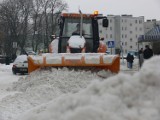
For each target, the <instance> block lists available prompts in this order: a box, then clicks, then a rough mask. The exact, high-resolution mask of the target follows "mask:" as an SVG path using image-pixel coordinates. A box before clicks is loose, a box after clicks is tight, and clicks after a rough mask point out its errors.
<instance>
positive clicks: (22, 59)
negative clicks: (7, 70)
mask: <svg viewBox="0 0 160 120" xmlns="http://www.w3.org/2000/svg"><path fill="white" fill-rule="evenodd" d="M12 72H13V74H17V73H21V74H24V73H28V61H27V55H19V56H17V58H16V59H15V61H14V62H13V66H12Z"/></svg>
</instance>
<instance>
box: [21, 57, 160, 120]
mask: <svg viewBox="0 0 160 120" xmlns="http://www.w3.org/2000/svg"><path fill="white" fill-rule="evenodd" d="M159 66H160V57H157V56H156V57H154V58H152V59H151V60H149V61H145V63H144V65H143V67H142V69H141V70H140V71H139V72H137V73H136V74H134V75H127V74H123V73H121V74H118V75H116V76H114V77H110V78H108V79H105V80H101V81H100V80H97V81H93V82H92V83H91V84H90V85H89V86H88V87H87V88H85V89H83V90H81V91H79V92H76V93H74V94H63V95H61V96H59V97H58V96H57V97H56V98H55V99H53V100H52V101H50V102H48V103H46V104H43V105H41V106H39V107H37V108H35V109H32V110H30V111H28V112H26V113H25V114H23V115H21V116H20V117H19V120H106V119H107V120H160V114H159V113H160V104H159V101H160V96H159V93H160V79H159V75H160V70H159ZM55 72H56V71H55ZM57 74H58V73H57ZM68 77H69V76H68ZM72 77H74V76H72ZM62 78H63V77H62ZM62 78H61V80H62ZM45 79H46V80H47V78H45ZM73 79H75V80H76V79H77V78H75V77H74V78H73ZM71 81H72V80H71ZM73 81H74V80H73ZM58 82H60V81H58ZM61 82H62V83H63V84H67V82H69V81H67V82H64V81H63V80H62V81H61ZM76 82H77V85H78V86H79V81H76ZM54 84H55V83H54ZM82 85H83V84H82ZM56 86H57V85H55V86H54V87H52V89H55V87H56ZM69 87H71V88H73V86H72V82H71V84H70V85H69V86H67V87H66V89H65V90H64V91H69V90H68V89H70V88H69ZM61 90H63V89H61ZM74 91H77V90H75V89H74ZM61 92H62V91H61ZM69 93H70V92H69Z"/></svg>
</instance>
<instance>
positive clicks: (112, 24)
mask: <svg viewBox="0 0 160 120" xmlns="http://www.w3.org/2000/svg"><path fill="white" fill-rule="evenodd" d="M107 18H108V20H109V27H108V28H102V27H101V25H100V27H99V31H100V37H101V36H103V37H104V38H105V41H106V44H107V43H108V41H114V45H115V46H114V48H108V50H111V51H112V53H113V54H114V53H118V52H119V50H123V51H124V53H125V54H126V53H127V52H128V51H131V50H132V51H138V37H139V35H143V34H144V17H143V16H140V17H133V16H132V15H122V16H119V15H108V16H107ZM99 24H102V23H101V22H100V23H99ZM121 48H122V49H121Z"/></svg>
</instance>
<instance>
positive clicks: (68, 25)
mask: <svg viewBox="0 0 160 120" xmlns="http://www.w3.org/2000/svg"><path fill="white" fill-rule="evenodd" d="M78 24H79V25H80V18H79V17H77V18H74V17H68V18H65V20H64V26H63V32H62V35H61V43H60V48H61V50H60V52H64V53H65V52H66V46H67V41H68V39H69V38H70V37H71V36H72V35H74V34H73V33H74V32H75V31H76V30H77V29H78V26H77V25H78ZM79 32H80V31H79ZM82 35H83V37H84V38H85V40H86V52H92V51H93V30H92V19H91V18H83V30H82Z"/></svg>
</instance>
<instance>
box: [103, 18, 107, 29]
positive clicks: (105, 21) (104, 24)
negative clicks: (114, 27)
mask: <svg viewBox="0 0 160 120" xmlns="http://www.w3.org/2000/svg"><path fill="white" fill-rule="evenodd" d="M102 25H103V27H108V19H107V18H105V19H103V21H102Z"/></svg>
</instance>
